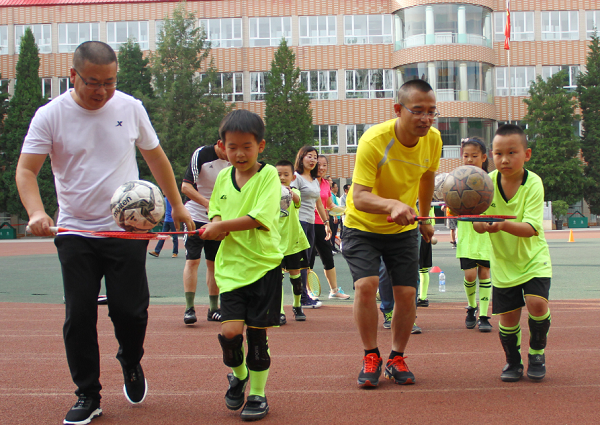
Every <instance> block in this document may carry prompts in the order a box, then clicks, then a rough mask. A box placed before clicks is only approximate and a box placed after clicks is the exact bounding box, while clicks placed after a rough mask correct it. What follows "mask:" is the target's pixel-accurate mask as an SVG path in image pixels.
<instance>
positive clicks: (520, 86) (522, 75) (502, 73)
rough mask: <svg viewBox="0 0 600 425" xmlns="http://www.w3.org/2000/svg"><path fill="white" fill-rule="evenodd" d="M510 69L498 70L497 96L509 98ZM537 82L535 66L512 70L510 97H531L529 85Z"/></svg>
mask: <svg viewBox="0 0 600 425" xmlns="http://www.w3.org/2000/svg"><path fill="white" fill-rule="evenodd" d="M507 74H508V68H499V67H497V68H496V96H508V78H507ZM532 81H535V67H534V66H513V67H511V68H510V95H511V96H529V85H530V84H531V82H532Z"/></svg>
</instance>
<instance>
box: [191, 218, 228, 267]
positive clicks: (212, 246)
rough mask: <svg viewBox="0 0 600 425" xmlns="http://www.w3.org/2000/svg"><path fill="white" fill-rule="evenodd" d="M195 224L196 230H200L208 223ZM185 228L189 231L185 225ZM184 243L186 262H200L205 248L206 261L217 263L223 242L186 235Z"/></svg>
mask: <svg viewBox="0 0 600 425" xmlns="http://www.w3.org/2000/svg"><path fill="white" fill-rule="evenodd" d="M194 224H195V225H196V229H199V228H201V227H202V226H204V225H205V224H206V223H202V222H200V221H194ZM183 228H184V230H186V231H187V229H186V227H185V225H184V226H183ZM183 243H184V245H185V259H186V260H199V259H200V254H202V248H204V257H205V259H206V260H208V261H215V257H216V256H217V251H218V250H219V245H221V241H210V240H204V239H200V236H198V235H185V236H184V238H183Z"/></svg>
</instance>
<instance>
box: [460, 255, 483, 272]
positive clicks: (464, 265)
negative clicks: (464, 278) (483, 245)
mask: <svg viewBox="0 0 600 425" xmlns="http://www.w3.org/2000/svg"><path fill="white" fill-rule="evenodd" d="M475 267H487V268H488V269H489V268H490V262H489V261H488V260H473V259H472V258H461V259H460V269H461V270H471V269H474V268H475Z"/></svg>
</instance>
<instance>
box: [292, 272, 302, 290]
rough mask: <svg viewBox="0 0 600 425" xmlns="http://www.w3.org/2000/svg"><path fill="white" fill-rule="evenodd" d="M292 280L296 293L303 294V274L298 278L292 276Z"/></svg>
mask: <svg viewBox="0 0 600 425" xmlns="http://www.w3.org/2000/svg"><path fill="white" fill-rule="evenodd" d="M290 282H292V291H293V292H294V295H302V276H298V277H296V278H293V277H290Z"/></svg>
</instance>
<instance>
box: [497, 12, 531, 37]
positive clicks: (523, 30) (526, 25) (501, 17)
mask: <svg viewBox="0 0 600 425" xmlns="http://www.w3.org/2000/svg"><path fill="white" fill-rule="evenodd" d="M534 16H535V15H534V12H511V13H510V40H511V41H533V40H534V39H535V33H534V31H533V23H534ZM494 21H495V22H494V23H495V25H494V27H495V29H494V41H499V42H504V28H505V27H506V12H495V13H494Z"/></svg>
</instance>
